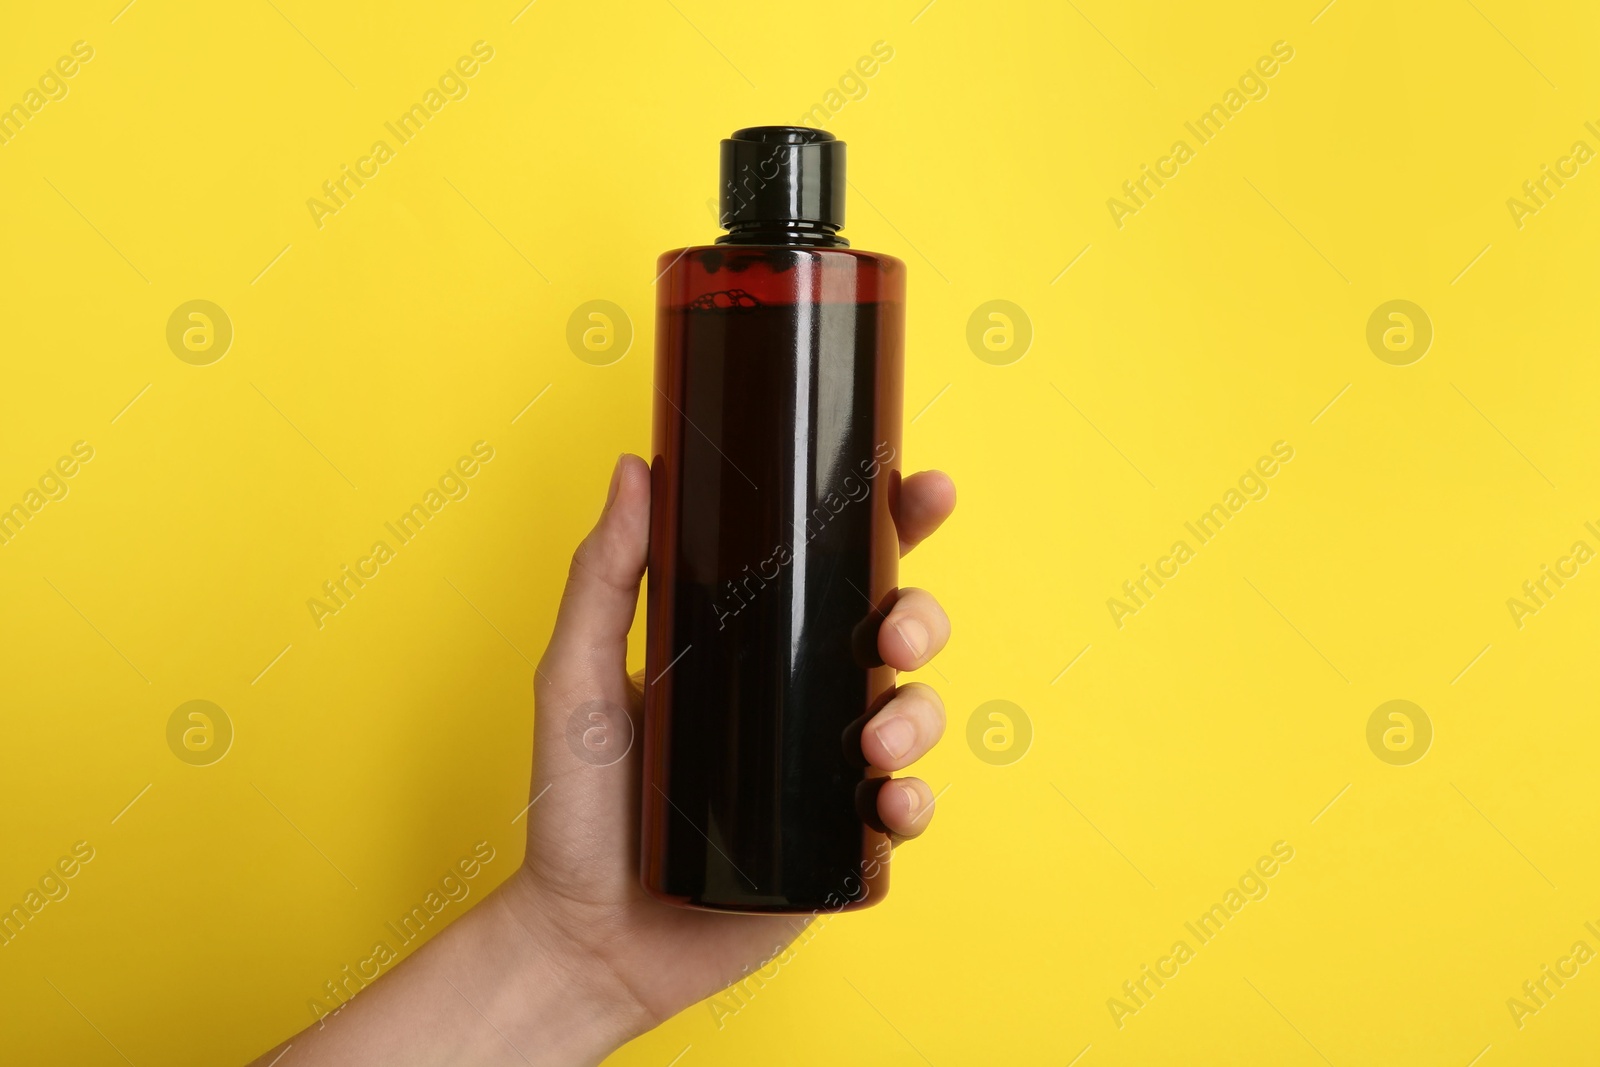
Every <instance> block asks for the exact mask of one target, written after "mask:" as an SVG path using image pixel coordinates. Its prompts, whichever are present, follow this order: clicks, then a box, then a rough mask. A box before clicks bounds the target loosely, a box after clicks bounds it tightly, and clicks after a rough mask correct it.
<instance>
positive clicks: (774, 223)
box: [717, 219, 850, 248]
mask: <svg viewBox="0 0 1600 1067" xmlns="http://www.w3.org/2000/svg"><path fill="white" fill-rule="evenodd" d="M717 244H719V245H798V246H806V247H813V248H849V247H850V242H849V241H847V240H845V239H844V238H843V237H840V236H839V227H837V226H833V225H829V224H828V223H825V222H810V221H807V220H804V219H746V220H742V221H739V222H735V223H733V224H731V225H730V226H728V232H727V233H725V234H723V235H722V236H721V237H718V238H717Z"/></svg>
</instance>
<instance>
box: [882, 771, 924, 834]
mask: <svg viewBox="0 0 1600 1067" xmlns="http://www.w3.org/2000/svg"><path fill="white" fill-rule="evenodd" d="M878 819H879V821H881V822H882V823H883V825H884V827H885V828H886V829H887V830H888V831H889V835H890V836H891V837H892V838H894V839H895V840H896V841H897V842H898V841H903V840H906V839H908V838H912V837H916V836H917V835H918V834H920V833H922V831H924V830H926V829H927V828H928V823H929V822H931V821H932V819H933V790H931V789H929V788H928V783H927V782H924V781H923V780H922V779H921V778H896V779H894V781H892V782H889V783H887V784H885V785H884V787H883V788H882V789H880V790H878Z"/></svg>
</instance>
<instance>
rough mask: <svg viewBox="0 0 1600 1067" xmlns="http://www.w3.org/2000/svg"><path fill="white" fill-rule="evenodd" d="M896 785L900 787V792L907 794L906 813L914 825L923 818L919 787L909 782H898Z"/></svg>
mask: <svg viewBox="0 0 1600 1067" xmlns="http://www.w3.org/2000/svg"><path fill="white" fill-rule="evenodd" d="M895 784H896V785H897V786H899V787H900V792H901V793H904V794H905V798H906V813H907V815H908V816H909V817H910V819H911V821H912V823H916V822H918V821H920V820H921V819H922V816H923V807H922V794H921V793H919V792H917V787H916V786H914V785H912V784H911V783H909V782H896V783H895Z"/></svg>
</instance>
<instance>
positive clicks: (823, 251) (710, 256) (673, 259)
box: [656, 244, 905, 272]
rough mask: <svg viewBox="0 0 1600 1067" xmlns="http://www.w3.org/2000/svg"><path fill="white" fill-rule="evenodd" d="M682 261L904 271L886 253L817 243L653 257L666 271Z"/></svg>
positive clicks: (700, 249)
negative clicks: (854, 265)
mask: <svg viewBox="0 0 1600 1067" xmlns="http://www.w3.org/2000/svg"><path fill="white" fill-rule="evenodd" d="M684 261H688V262H691V263H697V264H700V265H702V266H703V267H705V268H707V269H709V270H722V269H727V270H732V271H735V272H737V271H740V270H745V269H748V268H750V267H752V266H756V265H765V266H767V267H768V268H769V269H771V268H781V267H782V265H784V264H793V263H798V262H802V261H811V262H819V263H830V264H837V265H846V264H849V263H860V264H863V265H868V264H870V265H874V266H877V267H878V268H879V269H880V270H884V271H904V270H905V261H904V260H902V259H900V258H899V257H898V256H891V255H890V254H888V253H887V252H872V251H869V250H867V249H862V248H848V247H827V246H818V245H745V244H738V245H732V244H725V245H718V244H710V245H686V246H684V247H682V248H669V249H668V250H667V251H665V252H663V253H661V255H660V256H658V257H657V258H656V265H657V267H658V269H660V270H665V269H667V267H669V266H671V265H673V264H676V263H681V262H684Z"/></svg>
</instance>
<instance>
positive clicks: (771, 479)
mask: <svg viewBox="0 0 1600 1067" xmlns="http://www.w3.org/2000/svg"><path fill="white" fill-rule="evenodd" d="M667 262H671V263H672V265H671V266H670V267H668V269H667V271H666V273H665V274H664V275H663V277H662V280H661V287H660V305H659V308H658V323H657V338H658V340H657V363H656V384H657V390H658V392H657V396H656V424H655V427H656V428H655V437H656V440H655V456H654V460H653V462H652V468H651V470H652V509H653V511H652V516H651V544H650V573H649V596H650V606H649V639H648V646H649V647H648V654H647V667H646V716H645V723H646V726H645V781H644V797H643V801H644V840H643V844H642V848H643V876H644V883H645V885H646V888H648V889H649V890H650V891H651V892H652V893H654V894H656V895H657V896H659V897H662V898H664V899H668V900H671V901H673V902H674V903H679V904H686V905H691V906H696V907H705V908H717V909H725V910H736V911H780V912H791V911H814V910H828V909H842V908H846V907H859V906H863V905H865V904H868V903H873V902H875V900H876V899H877V898H878V897H880V896H881V895H882V894H883V892H885V891H886V889H887V878H886V875H887V867H886V860H887V849H886V847H885V838H884V836H883V835H882V834H881V833H879V832H878V831H877V830H875V829H873V828H872V827H871V826H869V825H868V822H867V820H872V821H875V820H876V816H875V814H874V811H875V803H876V785H877V784H878V783H877V780H876V779H870V778H869V772H868V769H867V767H866V765H865V761H864V760H863V758H862V756H861V750H860V739H859V731H860V728H861V725H862V723H863V722H864V721H865V719H866V717H867V716H868V715H869V714H870V713H871V712H872V711H873V710H875V709H876V708H877V707H879V706H881V705H882V703H883V702H884V701H886V700H887V699H888V697H889V696H890V695H891V694H892V691H893V687H894V672H893V670H892V669H890V668H888V667H885V666H883V664H882V661H881V660H880V659H879V657H878V654H877V629H878V624H879V622H880V621H881V619H882V617H883V615H884V613H886V612H887V610H888V608H889V606H890V605H892V603H893V599H894V596H895V595H896V567H897V558H898V555H899V553H898V539H897V535H896V532H895V528H894V523H893V520H892V517H891V515H890V510H889V494H890V492H891V489H892V488H894V487H896V483H897V480H898V477H899V466H900V417H901V416H900V411H901V384H900V374H901V349H902V331H903V325H902V323H903V314H904V312H903V285H904V281H903V279H904V268H903V266H902V265H901V264H900V263H899V261H898V260H894V259H892V258H890V257H887V256H877V255H872V254H868V253H860V252H852V251H846V250H840V249H800V248H762V247H757V248H729V247H716V248H701V249H691V250H689V251H688V252H687V253H686V254H684V255H683V256H682V257H681V258H679V259H676V260H675V261H673V260H670V259H669V257H663V265H665V264H666V263H667Z"/></svg>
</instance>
